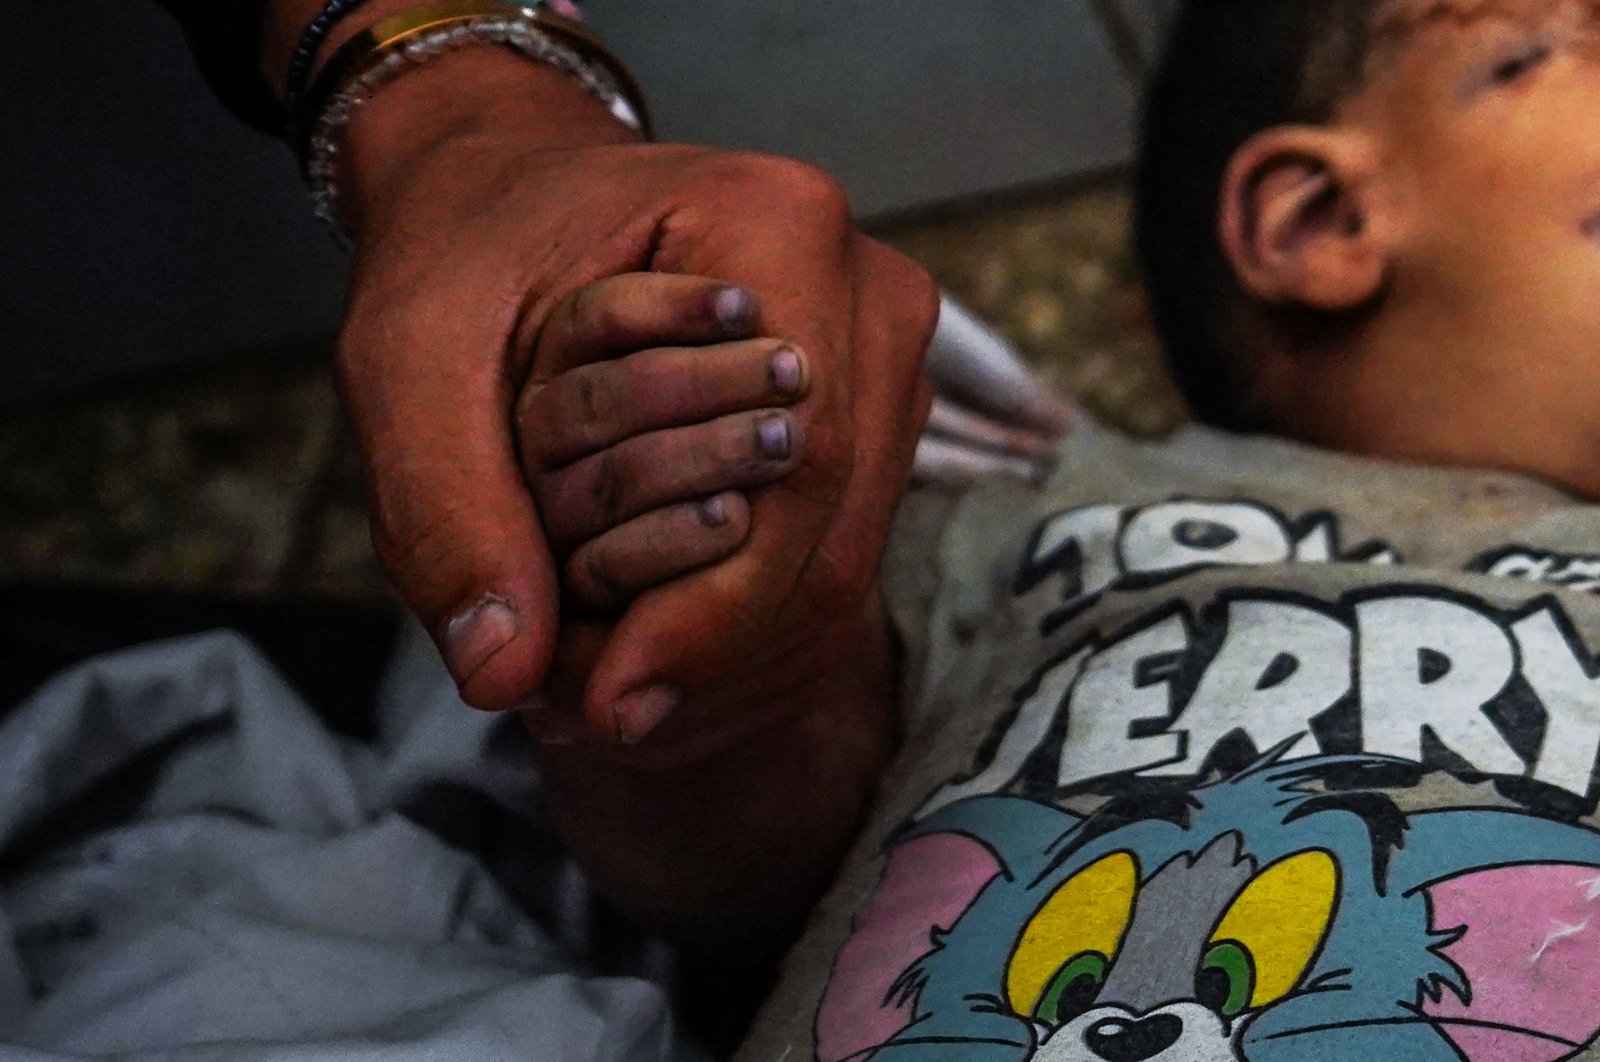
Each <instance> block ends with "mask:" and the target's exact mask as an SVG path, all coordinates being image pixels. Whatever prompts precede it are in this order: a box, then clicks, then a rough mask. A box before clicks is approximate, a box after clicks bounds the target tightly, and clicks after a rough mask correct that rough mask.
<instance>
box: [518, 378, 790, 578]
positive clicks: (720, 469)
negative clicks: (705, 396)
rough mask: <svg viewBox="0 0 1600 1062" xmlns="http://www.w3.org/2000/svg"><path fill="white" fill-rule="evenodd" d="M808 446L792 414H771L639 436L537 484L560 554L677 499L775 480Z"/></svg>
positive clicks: (534, 481)
mask: <svg viewBox="0 0 1600 1062" xmlns="http://www.w3.org/2000/svg"><path fill="white" fill-rule="evenodd" d="M804 448H805V438H804V434H803V431H802V429H801V426H800V423H799V421H798V420H797V419H796V418H795V417H794V415H793V414H792V413H790V412H789V411H787V410H782V409H764V410H760V411H757V412H755V413H736V414H733V415H732V416H727V417H719V418H718V419H716V420H711V421H706V422H705V423H703V424H695V425H691V426H690V427H686V428H671V429H668V430H666V431H658V432H650V433H648V434H645V435H637V436H634V437H633V438H631V439H628V440H625V441H624V442H621V443H618V444H617V445H616V446H613V447H610V448H609V449H606V450H602V451H601V452H600V453H598V454H595V455H594V456H592V457H586V458H584V459H583V460H581V461H577V462H574V463H573V464H571V465H568V466H567V467H566V468H563V469H561V470H559V471H557V472H550V473H546V474H544V475H539V476H535V477H533V479H532V480H531V483H532V486H533V493H534V497H535V499H536V500H537V501H538V504H539V513H540V515H541V517H542V519H543V521H544V525H545V533H546V534H547V535H548V536H549V538H550V543H551V545H552V546H553V547H554V548H555V549H556V551H557V552H558V553H560V552H565V551H566V550H569V549H572V548H573V547H575V546H577V545H578V544H579V543H581V542H586V541H588V540H589V539H591V538H595V537H597V536H598V535H600V534H601V533H603V532H605V531H608V530H610V529H611V528H613V527H616V526H618V525H620V524H622V523H625V522H626V521H628V520H631V519H633V518H634V517H636V516H639V515H640V514H642V513H646V512H649V511H650V510H652V509H659V508H661V507H662V506H664V505H670V504H672V503H673V502H680V501H686V500H688V499H691V498H703V497H707V496H709V495H712V494H716V493H718V492H719V491H725V490H740V489H746V488H752V487H760V486H764V485H766V484H768V483H771V482H773V481H775V480H777V479H780V478H782V477H783V476H785V475H787V474H788V473H789V472H791V471H793V470H794V468H795V466H796V465H797V464H799V462H800V458H801V454H802V451H803V450H804Z"/></svg>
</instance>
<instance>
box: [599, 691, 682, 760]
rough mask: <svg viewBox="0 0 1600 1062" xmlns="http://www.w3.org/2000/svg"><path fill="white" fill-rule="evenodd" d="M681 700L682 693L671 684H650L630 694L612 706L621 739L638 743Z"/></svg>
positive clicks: (630, 743) (679, 704)
mask: <svg viewBox="0 0 1600 1062" xmlns="http://www.w3.org/2000/svg"><path fill="white" fill-rule="evenodd" d="M682 704H683V694H681V693H679V692H678V691H677V690H675V689H673V688H672V687H671V686H651V687H650V688H649V689H644V690H635V691H634V692H632V693H630V694H627V695H626V696H624V697H623V698H621V699H620V700H618V701H617V703H616V705H615V706H614V707H613V708H612V709H611V711H612V713H613V715H614V716H615V718H616V721H617V737H618V739H619V740H621V742H622V743H623V744H624V745H637V744H639V742H641V741H643V740H644V739H645V738H646V737H647V736H648V735H649V734H650V732H651V731H653V730H655V728H656V727H658V726H660V725H661V723H662V722H663V721H664V720H665V719H666V718H667V716H669V715H671V714H672V713H673V712H675V711H677V710H678V708H679V706H681V705H682Z"/></svg>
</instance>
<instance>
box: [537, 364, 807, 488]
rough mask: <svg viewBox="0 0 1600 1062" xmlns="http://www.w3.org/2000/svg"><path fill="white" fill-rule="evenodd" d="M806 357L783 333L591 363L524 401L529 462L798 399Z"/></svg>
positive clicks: (544, 462)
mask: <svg viewBox="0 0 1600 1062" xmlns="http://www.w3.org/2000/svg"><path fill="white" fill-rule="evenodd" d="M807 382H808V381H807V371H806V361H805V357H804V356H803V355H802V354H801V353H800V352H799V351H798V350H796V349H794V347H793V346H791V345H790V344H788V343H786V342H784V341H782V340H777V339H754V340H747V341H745V342H741V343H722V344H718V345H716V346H709V347H697V348H683V347H669V348H665V349H660V350H645V351H641V352H639V353H637V354H632V355H629V356H628V357H625V358H618V359H616V360H615V361H603V362H598V363H595V364H593V365H584V366H580V367H579V368H576V369H572V370H570V371H569V372H565V373H562V374H561V375H560V376H557V377H556V378H555V379H553V380H551V381H550V382H549V383H547V384H543V385H538V384H530V385H528V387H527V388H525V389H524V391H523V395H522V398H521V400H520V401H519V402H518V410H517V427H518V438H519V441H520V443H521V449H522V462H523V467H524V468H525V469H526V470H527V471H528V472H529V473H530V474H534V473H536V472H538V471H540V470H547V469H552V468H559V467H561V466H562V465H566V464H569V463H571V462H573V461H576V460H578V459H579V458H582V457H586V456H588V455H591V454H594V453H597V452H599V451H600V450H603V449H605V448H606V447H608V446H612V445H614V444H616V443H619V442H621V441H623V440H624V439H628V438H631V437H633V436H635V435H640V434H643V433H645V432H650V431H657V430H660V429H663V428H672V427H678V426H681V425H685V424H693V423H696V422H699V421H705V420H710V419H712V418H714V417H719V416H722V415H724V414H728V413H737V412H740V411H743V410H750V409H757V408H760V407H762V406H781V405H787V404H789V403H792V402H795V401H797V400H798V399H799V398H800V397H801V396H802V395H804V394H805V390H806V385H807Z"/></svg>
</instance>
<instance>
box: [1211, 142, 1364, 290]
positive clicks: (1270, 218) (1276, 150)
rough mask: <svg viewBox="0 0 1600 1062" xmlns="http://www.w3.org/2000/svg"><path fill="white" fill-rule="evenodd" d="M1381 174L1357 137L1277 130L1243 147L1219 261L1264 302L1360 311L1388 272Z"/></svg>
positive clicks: (1226, 200) (1230, 180) (1229, 190)
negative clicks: (1379, 198)
mask: <svg viewBox="0 0 1600 1062" xmlns="http://www.w3.org/2000/svg"><path fill="white" fill-rule="evenodd" d="M1377 172H1378V166H1377V164H1376V159H1375V157H1374V152H1373V150H1372V148H1371V146H1370V144H1369V142H1368V141H1366V140H1365V138H1363V137H1361V136H1360V135H1359V134H1356V133H1351V132H1344V131H1340V130H1335V129H1325V128H1317V127H1312V126H1279V127H1276V128H1273V129H1268V130H1266V131H1265V132H1262V133H1260V134H1258V135H1256V136H1255V137H1253V138H1252V139H1251V140H1249V141H1248V142H1246V143H1245V145H1244V146H1243V147H1241V148H1240V149H1239V150H1238V151H1237V152H1236V153H1235V154H1234V156H1233V160H1232V161H1231V162H1230V163H1229V165H1228V170H1227V173H1226V175H1225V176H1224V178H1223V185H1222V204H1221V233H1220V235H1221V241H1222V250H1223V253H1224V254H1225V255H1226V256H1227V258H1228V262H1229V264H1230V265H1231V266H1232V267H1233V271H1234V275H1235V276H1236V277H1237V278H1238V281H1239V284H1240V286H1241V287H1243V289H1244V291H1245V292H1246V293H1247V294H1248V295H1250V296H1253V297H1254V298H1257V299H1260V300H1261V301H1263V302H1268V303H1276V304H1295V305H1300V306H1304V307H1307V308H1311V309H1318V310H1327V311H1341V310H1350V309H1354V308H1356V307H1357V306H1360V305H1361V304H1363V303H1365V302H1367V301H1368V300H1369V299H1371V298H1372V297H1373V296H1375V295H1376V294H1377V293H1378V291H1379V290H1380V289H1381V288H1382V286H1383V283H1384V278H1385V276H1386V275H1387V272H1388V268H1389V256H1390V251H1391V247H1390V243H1389V238H1388V234H1387V230H1388V226H1387V225H1386V224H1385V219H1384V218H1382V217H1381V216H1380V209H1379V204H1378V202H1377V196H1376V194H1375V177H1376V175H1377Z"/></svg>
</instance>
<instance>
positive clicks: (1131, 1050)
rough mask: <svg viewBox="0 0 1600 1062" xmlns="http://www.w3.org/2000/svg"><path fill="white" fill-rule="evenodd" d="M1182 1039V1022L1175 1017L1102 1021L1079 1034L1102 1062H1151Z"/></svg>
mask: <svg viewBox="0 0 1600 1062" xmlns="http://www.w3.org/2000/svg"><path fill="white" fill-rule="evenodd" d="M1182 1035H1183V1019H1182V1018H1180V1017H1178V1016H1177V1015H1175V1014H1146V1015H1145V1016H1144V1017H1142V1018H1102V1019H1101V1020H1100V1021H1097V1022H1095V1023H1094V1024H1093V1025H1091V1026H1089V1027H1088V1028H1087V1029H1085V1030H1084V1031H1083V1043H1084V1046H1085V1047H1087V1048H1088V1049H1089V1050H1090V1052H1092V1053H1093V1054H1094V1057H1096V1058H1103V1059H1105V1060H1106V1062H1144V1060H1145V1059H1147V1058H1154V1057H1156V1056H1157V1055H1159V1054H1160V1053H1161V1052H1163V1051H1165V1050H1166V1049H1167V1048H1169V1047H1171V1046H1172V1045H1173V1044H1175V1043H1177V1042H1178V1037H1180V1036H1182Z"/></svg>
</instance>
